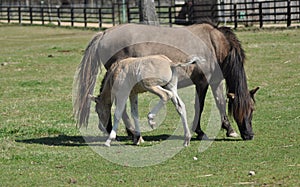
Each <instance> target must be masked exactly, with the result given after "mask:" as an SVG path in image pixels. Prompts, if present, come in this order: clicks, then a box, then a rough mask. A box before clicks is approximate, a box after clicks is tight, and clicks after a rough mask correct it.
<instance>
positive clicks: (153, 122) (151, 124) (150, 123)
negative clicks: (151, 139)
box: [148, 120, 156, 129]
mask: <svg viewBox="0 0 300 187" xmlns="http://www.w3.org/2000/svg"><path fill="white" fill-rule="evenodd" d="M148 124H149V126H150V127H151V128H152V129H154V127H155V126H156V123H155V121H153V120H148Z"/></svg>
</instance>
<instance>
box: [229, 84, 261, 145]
mask: <svg viewBox="0 0 300 187" xmlns="http://www.w3.org/2000/svg"><path fill="white" fill-rule="evenodd" d="M258 89H259V87H257V88H255V89H253V90H251V91H249V92H248V93H247V95H245V96H244V98H241V97H237V95H236V94H234V93H228V94H227V97H228V98H229V103H228V108H229V113H232V114H233V117H234V119H235V121H236V122H237V125H238V127H239V131H240V133H241V136H242V138H243V140H252V139H253V137H254V133H253V131H252V115H253V111H254V103H255V99H254V94H255V93H256V92H257V90H258Z"/></svg>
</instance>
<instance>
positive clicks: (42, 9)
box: [41, 7, 45, 25]
mask: <svg viewBox="0 0 300 187" xmlns="http://www.w3.org/2000/svg"><path fill="white" fill-rule="evenodd" d="M41 17H42V25H44V23H45V22H44V7H41Z"/></svg>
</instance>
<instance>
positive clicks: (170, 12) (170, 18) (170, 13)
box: [169, 6, 172, 27]
mask: <svg viewBox="0 0 300 187" xmlns="http://www.w3.org/2000/svg"><path fill="white" fill-rule="evenodd" d="M169 25H170V27H172V7H171V6H169Z"/></svg>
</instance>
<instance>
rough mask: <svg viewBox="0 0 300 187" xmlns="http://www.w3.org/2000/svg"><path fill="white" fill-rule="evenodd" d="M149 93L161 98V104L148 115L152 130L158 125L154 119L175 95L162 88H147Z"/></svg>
mask: <svg viewBox="0 0 300 187" xmlns="http://www.w3.org/2000/svg"><path fill="white" fill-rule="evenodd" d="M146 89H147V90H148V91H149V92H151V93H153V94H155V95H157V96H158V97H160V100H159V102H158V103H157V104H156V105H155V106H154V107H153V109H152V110H151V111H150V112H149V113H148V123H149V125H150V127H151V128H154V126H155V125H156V123H155V121H154V117H155V116H156V114H157V113H158V112H159V111H160V109H161V108H162V107H163V106H164V105H165V104H166V103H167V101H168V100H169V98H172V97H173V93H172V92H171V91H169V90H166V89H163V88H162V87H160V86H153V87H147V88H146Z"/></svg>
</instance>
